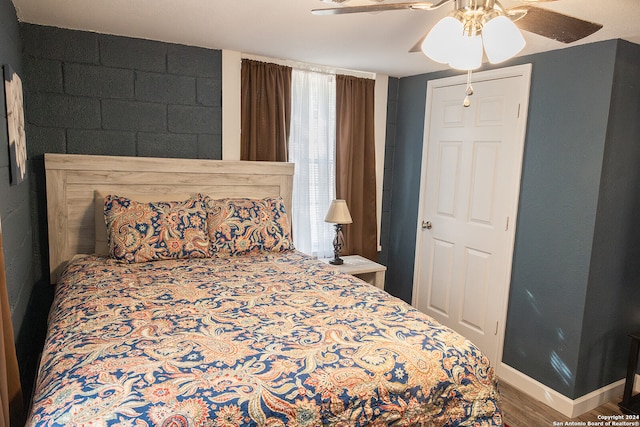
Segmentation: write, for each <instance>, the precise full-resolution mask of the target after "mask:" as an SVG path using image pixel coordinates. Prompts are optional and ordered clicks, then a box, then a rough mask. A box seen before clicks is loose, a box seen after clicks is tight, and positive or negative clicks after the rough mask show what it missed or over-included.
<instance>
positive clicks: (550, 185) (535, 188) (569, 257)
mask: <svg viewBox="0 0 640 427" xmlns="http://www.w3.org/2000/svg"><path fill="white" fill-rule="evenodd" d="M619 44H623V45H625V46H626V44H625V43H624V42H618V41H615V40H613V41H607V42H602V43H596V44H591V45H584V46H578V47H573V48H569V49H563V50H558V51H553V52H546V53H542V54H537V55H531V56H528V57H523V58H518V59H517V60H513V61H511V62H509V63H507V64H504V66H509V65H517V64H523V63H532V64H533V71H532V80H531V92H530V105H529V116H528V117H529V120H528V126H527V134H526V142H525V153H524V163H523V174H522V182H521V193H520V203H519V216H518V225H517V227H518V228H517V234H516V242H515V252H514V260H513V273H512V281H511V288H510V300H509V310H508V320H507V325H506V336H505V347H504V356H503V361H504V362H506V363H507V364H509V365H510V366H512V367H514V368H516V369H518V370H520V371H521V372H523V373H525V374H527V375H528V376H530V377H532V378H535V379H536V380H538V381H540V382H542V383H543V384H546V385H547V386H549V387H551V388H553V389H555V390H557V391H559V392H561V393H562V394H564V395H565V396H568V397H570V398H576V397H578V396H580V395H582V394H584V393H586V392H589V391H591V390H594V389H596V388H598V387H601V386H603V385H606V384H608V383H609V382H611V381H614V380H617V379H620V378H622V374H620V372H621V365H620V364H619V361H618V360H615V361H611V360H609V359H610V358H609V359H607V360H606V363H609V368H606V369H607V371H608V372H607V373H606V374H598V375H593V376H589V378H588V379H585V378H583V375H585V374H586V370H587V369H586V368H581V367H582V366H590V367H593V366H592V365H593V364H594V363H600V362H603V361H604V360H603V358H602V357H601V355H598V356H595V355H593V354H591V355H588V354H587V353H588V351H585V349H584V348H583V347H582V346H583V345H586V346H587V347H589V349H591V350H592V351H593V349H594V348H593V345H588V344H587V341H588V340H585V338H586V336H587V335H589V330H588V329H587V327H590V326H591V323H593V322H596V320H595V317H593V316H596V313H587V312H585V310H586V309H593V307H589V306H588V305H587V300H588V298H589V297H590V296H591V295H590V294H589V293H588V290H590V284H591V280H590V276H589V275H590V272H591V270H592V261H594V260H595V259H596V258H597V254H596V253H595V252H594V251H593V243H594V241H596V240H594V239H597V237H598V233H597V232H596V231H597V229H596V223H597V219H599V220H600V221H602V226H601V227H602V228H605V227H606V226H607V224H609V223H610V222H611V221H612V219H610V218H606V216H602V217H601V218H598V215H599V214H600V211H599V207H600V208H601V209H604V207H605V206H607V202H606V201H605V200H603V199H601V196H602V194H601V192H602V191H601V177H602V176H603V173H604V171H603V159H604V157H605V146H606V144H607V141H609V140H610V139H613V138H608V130H609V122H610V108H611V106H612V85H613V84H614V70H615V69H616V67H618V68H619V67H620V64H619V63H618V62H616V58H617V53H618V46H619ZM629 49H631V50H633V49H637V46H635V45H632V47H631V48H629ZM451 74H452V73H451V72H450V71H449V72H441V73H433V74H427V75H419V76H412V77H407V78H402V79H400V83H399V89H398V111H397V131H396V136H395V150H394V163H393V184H392V189H391V192H392V200H391V206H392V207H391V222H390V239H389V246H390V248H389V255H388V264H387V267H388V271H387V280H386V282H387V290H388V291H389V292H391V293H392V294H394V295H396V296H399V297H400V298H402V299H404V300H406V301H410V299H411V292H412V284H413V270H414V256H415V230H416V224H417V221H418V218H417V213H418V198H419V186H420V171H421V159H422V139H423V132H424V129H423V127H424V113H425V100H426V86H427V82H428V81H429V80H431V79H437V78H441V77H446V76H449V75H451ZM623 74H624V75H625V76H627V77H626V80H627V82H628V80H629V79H631V77H630V73H629V72H626V73H623ZM629 97H630V96H629ZM636 99H637V98H636ZM623 102H629V99H628V98H627V99H625V100H621V101H620V103H621V104H622V103H623ZM619 125H620V126H622V127H624V126H625V124H624V122H623V121H622V120H620V121H619ZM625 132H628V130H619V131H618V132H617V133H616V135H618V136H622V137H624V138H626V141H627V142H626V143H632V140H633V134H631V135H629V134H628V133H626V134H625ZM609 136H611V135H609ZM633 142H635V143H636V145H637V142H638V141H637V140H636V141H633ZM612 150H613V149H612ZM612 152H617V151H615V150H613V151H612ZM614 163H615V162H614ZM607 168H608V169H607V170H608V171H610V172H609V173H612V172H613V174H614V175H615V173H616V167H615V166H607ZM620 179H621V180H623V181H625V182H633V181H634V180H636V176H635V174H626V175H625V176H622V177H620ZM635 182H637V181H635ZM636 194H637V193H636ZM626 197H628V196H626ZM618 199H619V198H617V197H616V199H615V200H614V201H616V202H617V201H619V200H618ZM619 208H620V209H625V206H620V207H619ZM627 214H628V213H627ZM616 245H617V244H616ZM626 249H627V248H626V247H625V248H622V247H621V246H620V245H617V246H616V252H615V253H616V254H620V253H621V252H622V251H624V250H626ZM613 257H614V256H612V257H609V259H608V260H601V261H600V262H601V263H602V264H605V265H607V268H606V269H602V271H609V272H610V270H611V269H616V267H615V266H611V265H610V264H611V262H610V261H611V258H613ZM593 265H594V266H595V264H593ZM630 274H634V272H631V273H630ZM637 279H638V275H637V274H636V276H635V280H636V283H637ZM594 280H595V279H594ZM598 283H599V285H596V286H595V287H594V288H593V289H594V292H593V294H592V295H593V299H594V301H595V300H596V299H597V298H598V295H599V293H598V292H595V289H597V288H598V287H602V282H601V281H599V282H598ZM625 286H626V288H625V289H626V290H628V288H629V286H628V285H625ZM613 289H616V288H615V287H614V288H613ZM630 296H631V295H629V294H625V295H617V296H616V299H618V300H619V299H625V298H628V297H630ZM635 302H636V306H637V304H638V302H640V301H639V300H638V299H637V292H636V299H635ZM630 303H632V301H631V302H630ZM616 309H618V306H617V305H616V303H614V302H612V301H609V302H608V303H607V305H603V306H601V307H600V308H599V310H598V311H597V315H598V316H602V315H603V314H605V315H606V313H608V312H609V311H610V310H616ZM609 319H611V318H609ZM615 320H619V319H614V320H608V321H607V322H605V323H609V324H611V323H613V322H614V321H615ZM624 320H625V323H624V324H618V325H617V326H616V328H615V333H614V335H616V338H615V339H614V341H615V344H616V345H618V347H617V348H618V351H619V352H620V348H621V347H620V345H622V353H624V352H625V350H624V349H625V348H626V347H625V346H624V345H623V344H624V343H620V341H619V336H620V332H619V331H620V330H621V329H622V328H633V327H634V323H633V322H632V319H630V318H629V316H627V317H626V318H625V319H624ZM635 327H640V323H639V322H638V319H637V315H636V321H635ZM603 329H604V330H603V331H602V333H604V334H606V333H611V332H612V331H611V328H607V327H604V328H603ZM594 342H595V341H594V340H592V341H591V344H594ZM600 350H602V349H600ZM608 351H611V350H610V349H609V350H608ZM608 354H609V353H608ZM603 357H605V358H606V356H603ZM600 370H601V371H602V369H600ZM579 376H580V378H579V379H578V377H579Z"/></svg>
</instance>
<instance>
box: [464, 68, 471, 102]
mask: <svg viewBox="0 0 640 427" xmlns="http://www.w3.org/2000/svg"><path fill="white" fill-rule="evenodd" d="M465 94H466V95H467V96H465V98H464V102H463V103H462V106H463V107H468V106H470V105H471V100H470V99H469V97H470V96H471V95H473V86H471V70H469V71H467V90H466V91H465Z"/></svg>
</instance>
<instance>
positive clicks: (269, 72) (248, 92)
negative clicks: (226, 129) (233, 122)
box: [240, 59, 291, 162]
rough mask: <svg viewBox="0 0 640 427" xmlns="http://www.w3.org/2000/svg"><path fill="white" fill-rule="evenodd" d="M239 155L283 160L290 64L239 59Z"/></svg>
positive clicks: (289, 119) (289, 98)
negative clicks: (240, 104) (240, 67)
mask: <svg viewBox="0 0 640 427" xmlns="http://www.w3.org/2000/svg"><path fill="white" fill-rule="evenodd" d="M241 79H242V80H241V85H242V101H241V103H242V107H241V108H242V113H241V123H242V124H241V137H240V140H241V157H240V158H241V159H242V160H264V161H277V162H286V161H287V160H288V153H287V141H288V140H289V123H290V122H291V67H286V66H282V65H277V64H270V63H266V62H260V61H252V60H249V59H243V60H242V69H241Z"/></svg>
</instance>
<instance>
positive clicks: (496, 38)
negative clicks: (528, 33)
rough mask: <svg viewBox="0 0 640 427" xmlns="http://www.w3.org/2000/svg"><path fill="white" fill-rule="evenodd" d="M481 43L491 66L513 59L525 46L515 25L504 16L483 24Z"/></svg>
mask: <svg viewBox="0 0 640 427" xmlns="http://www.w3.org/2000/svg"><path fill="white" fill-rule="evenodd" d="M482 42H483V44H484V51H485V53H486V54H487V58H488V59H489V62H491V63H492V64H497V63H499V62H502V61H506V60H507V59H509V58H511V57H513V56H514V55H516V54H517V53H518V52H520V51H521V50H522V48H524V45H525V44H526V42H525V41H524V37H522V34H521V33H520V30H519V29H518V27H516V24H514V23H513V21H511V19H509V18H507V17H506V16H497V17H495V18H493V19H492V20H490V21H489V22H487V23H486V24H484V27H483V28H482Z"/></svg>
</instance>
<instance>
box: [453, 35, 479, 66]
mask: <svg viewBox="0 0 640 427" xmlns="http://www.w3.org/2000/svg"><path fill="white" fill-rule="evenodd" d="M449 65H450V66H451V68H455V69H457V70H475V69H476V68H479V67H480V65H482V38H481V37H480V36H465V35H462V34H461V35H459V36H458V37H457V40H456V41H455V44H454V45H453V46H451V58H450V59H449Z"/></svg>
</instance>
